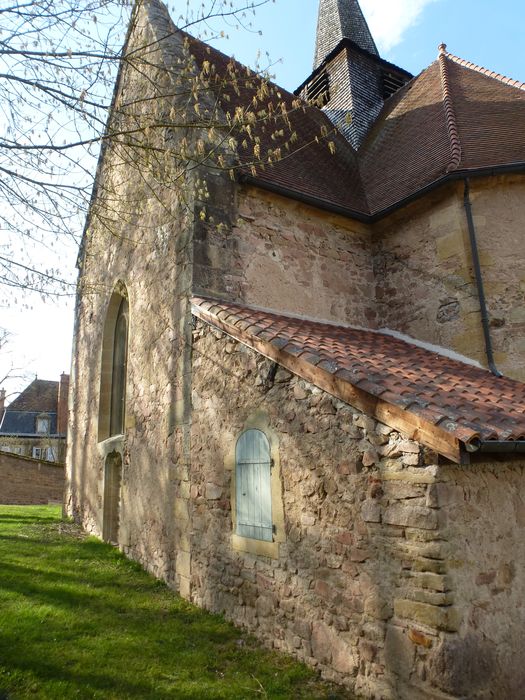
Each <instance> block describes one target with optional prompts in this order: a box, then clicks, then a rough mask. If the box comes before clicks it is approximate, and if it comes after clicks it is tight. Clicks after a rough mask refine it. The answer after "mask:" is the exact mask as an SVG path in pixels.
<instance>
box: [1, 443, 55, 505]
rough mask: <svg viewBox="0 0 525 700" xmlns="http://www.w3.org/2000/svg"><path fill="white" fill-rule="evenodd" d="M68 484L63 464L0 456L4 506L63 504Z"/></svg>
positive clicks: (3, 454) (11, 455) (4, 454)
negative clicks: (66, 484)
mask: <svg viewBox="0 0 525 700" xmlns="http://www.w3.org/2000/svg"><path fill="white" fill-rule="evenodd" d="M64 483H65V474H64V466H63V465H62V464H60V465H59V464H53V463H51V462H41V461H39V460H37V459H31V458H29V457H20V456H19V455H13V454H6V453H4V452H0V503H1V504H2V505H39V504H47V503H50V502H54V503H62V499H63V497H64Z"/></svg>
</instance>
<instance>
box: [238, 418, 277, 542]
mask: <svg viewBox="0 0 525 700" xmlns="http://www.w3.org/2000/svg"><path fill="white" fill-rule="evenodd" d="M235 463H236V501H237V503H236V505H237V534H238V535H241V536H242V537H250V538H252V539H254V540H266V541H267V542H271V541H272V539H273V530H272V494H271V488H270V467H271V461H270V444H269V442H268V438H267V437H266V435H265V434H264V433H263V432H262V431H261V430H247V431H246V432H244V433H243V434H242V435H241V436H240V438H239V439H238V440H237V447H236V450H235Z"/></svg>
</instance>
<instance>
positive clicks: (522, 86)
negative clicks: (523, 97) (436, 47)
mask: <svg viewBox="0 0 525 700" xmlns="http://www.w3.org/2000/svg"><path fill="white" fill-rule="evenodd" d="M444 54H445V56H446V58H449V59H450V60H451V61H453V62H454V63H457V64H458V66H463V67H464V68H469V69H470V70H473V71H476V72H477V73H481V74H482V75H486V76H487V77H489V78H494V80H499V81H500V82H501V83H504V84H505V85H510V86H511V87H515V88H517V89H518V90H524V91H525V83H522V82H521V81H520V80H515V79H514V78H509V77H508V76H506V75H503V74H502V73H497V72H496V71H493V70H489V69H488V68H484V67H483V66H479V65H478V64H477V63H473V62H472V61H467V60H466V59H465V58H460V57H459V56H454V54H452V53H449V52H448V51H447V50H446V46H445V51H444Z"/></svg>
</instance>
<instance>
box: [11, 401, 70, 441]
mask: <svg viewBox="0 0 525 700" xmlns="http://www.w3.org/2000/svg"><path fill="white" fill-rule="evenodd" d="M41 413H42V412H41V411H13V410H12V409H11V406H9V407H8V408H6V410H5V413H4V418H3V420H2V423H1V424H0V436H2V435H19V436H22V435H26V436H28V435H38V436H40V437H42V436H43V434H42V433H37V432H36V419H37V417H38V416H40V415H41ZM45 414H46V416H49V418H50V427H49V433H45V435H55V434H56V432H57V414H56V412H55V413H52V412H50V411H46V412H45Z"/></svg>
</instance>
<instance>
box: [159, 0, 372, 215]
mask: <svg viewBox="0 0 525 700" xmlns="http://www.w3.org/2000/svg"><path fill="white" fill-rule="evenodd" d="M147 11H148V13H149V17H150V21H151V22H152V23H154V24H155V26H156V31H157V32H158V34H159V36H161V37H165V41H161V46H162V45H163V44H164V43H165V44H166V46H165V50H166V51H167V60H168V61H169V51H168V48H169V41H170V38H171V37H173V36H175V35H178V36H179V37H182V38H183V39H185V40H186V41H187V42H188V46H189V50H190V52H191V54H192V55H193V57H194V59H195V62H196V64H197V68H198V69H199V70H202V69H203V67H204V66H205V65H206V66H207V67H206V71H205V75H206V80H207V81H208V82H209V86H210V90H211V91H212V92H213V93H214V100H212V102H213V103H214V104H216V105H217V106H218V107H219V108H220V109H221V110H222V112H223V113H224V114H225V115H229V116H230V118H232V119H233V117H234V115H235V112H236V110H237V109H240V110H244V111H245V112H246V110H249V111H250V112H251V113H252V115H255V114H256V113H258V112H260V111H263V110H264V115H261V116H260V117H259V118H257V120H256V121H255V122H254V123H253V124H252V125H251V134H252V135H251V136H249V135H248V134H247V133H246V132H245V131H241V130H239V129H238V128H237V129H235V128H234V130H233V134H234V135H235V136H236V137H237V142H238V145H237V156H238V159H239V163H240V165H241V167H240V172H241V173H243V174H245V175H247V176H250V177H251V176H256V178H257V180H258V181H259V182H260V183H265V184H267V185H278V186H280V187H283V188H285V189H290V190H292V191H295V192H297V193H299V194H303V195H306V196H308V197H314V198H317V199H319V200H321V201H323V202H327V203H330V204H333V205H335V206H342V207H345V208H347V209H349V210H352V211H355V212H366V211H367V204H366V198H365V195H364V191H363V187H362V184H361V178H360V176H359V168H358V164H357V156H356V153H355V152H354V150H353V148H352V146H351V145H350V144H349V143H348V141H347V140H346V139H345V138H344V136H342V134H341V133H340V132H339V131H338V130H337V129H336V128H335V127H334V125H333V124H332V122H331V121H330V120H329V119H328V117H327V116H326V114H324V112H322V111H321V110H319V109H318V108H317V107H313V106H309V105H307V104H306V103H305V102H303V101H301V100H300V99H299V98H298V97H296V96H295V95H293V94H292V93H290V92H288V91H287V90H285V89H283V88H281V87H279V86H278V85H276V84H275V83H273V82H271V81H269V80H263V79H262V78H261V77H258V76H257V75H256V74H254V72H253V71H252V70H250V69H248V68H247V67H246V66H243V65H242V64H240V63H238V62H237V61H235V60H234V59H232V58H231V57H229V56H226V55H225V54H223V53H221V52H220V51H218V50H217V49H215V48H213V47H211V46H209V45H207V44H205V43H203V42H202V41H199V40H198V39H195V38H194V37H192V36H190V35H189V34H186V33H185V32H182V31H180V30H178V29H177V28H176V26H175V25H174V23H173V21H172V20H171V18H170V17H169V14H168V12H167V11H166V8H165V7H164V6H163V5H162V3H160V2H157V3H154V2H151V3H149V4H148V9H147ZM208 64H209V66H208ZM270 115H271V116H270ZM281 132H282V133H281ZM292 134H293V135H294V137H293V143H291V144H290V149H289V150H287V149H286V147H285V144H286V142H287V141H289V140H290V138H291V136H292ZM256 142H258V145H259V147H260V157H259V156H258V155H256V154H255V153H254V146H255V144H256ZM331 143H332V144H333V145H331ZM279 147H281V159H280V160H277V159H276V158H273V161H274V162H273V164H271V165H268V164H264V166H261V165H257V166H256V170H255V171H254V170H253V168H252V165H253V164H254V163H256V162H257V161H258V160H260V161H262V162H263V163H266V162H267V156H268V154H271V153H272V152H275V150H276V149H277V148H279ZM334 149H335V155H334V154H333V153H332V151H333V150H334Z"/></svg>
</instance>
